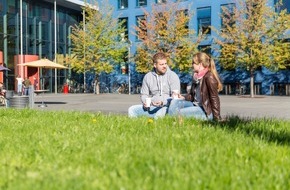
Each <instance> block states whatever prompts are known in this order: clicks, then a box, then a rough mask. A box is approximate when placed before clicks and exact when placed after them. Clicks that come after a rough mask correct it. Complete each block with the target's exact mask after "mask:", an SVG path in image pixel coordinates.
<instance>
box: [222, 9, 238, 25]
mask: <svg viewBox="0 0 290 190" xmlns="http://www.w3.org/2000/svg"><path fill="white" fill-rule="evenodd" d="M235 7H236V5H235V4H234V3H230V4H223V5H221V28H222V29H224V28H225V25H228V26H233V25H234V24H235V21H234V20H233V17H234V10H235Z"/></svg>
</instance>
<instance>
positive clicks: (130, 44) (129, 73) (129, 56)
mask: <svg viewBox="0 0 290 190" xmlns="http://www.w3.org/2000/svg"><path fill="white" fill-rule="evenodd" d="M131 46H132V42H131V41H130V40H129V39H128V88H129V89H128V93H129V95H131V68H130V64H131Z"/></svg>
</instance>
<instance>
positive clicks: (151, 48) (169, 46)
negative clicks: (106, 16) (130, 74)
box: [135, 1, 203, 73]
mask: <svg viewBox="0 0 290 190" xmlns="http://www.w3.org/2000/svg"><path fill="white" fill-rule="evenodd" d="M179 5H180V3H179V1H177V2H173V1H168V2H167V3H163V4H153V5H152V11H151V12H148V11H146V10H144V9H143V11H144V17H141V18H140V19H139V20H138V23H137V26H135V30H136V33H135V35H136V36H137V38H138V39H139V40H140V44H139V45H138V46H137V50H136V55H135V62H136V70H137V71H138V72H141V73H146V72H148V71H149V70H151V69H152V67H153V65H152V64H151V60H152V57H153V55H154V54H155V53H157V52H164V53H166V54H167V55H168V57H169V60H168V64H169V65H170V66H171V67H172V68H175V69H178V70H180V71H189V69H190V68H191V62H192V60H191V58H192V57H191V55H192V53H193V52H195V51H197V46H198V44H199V42H200V41H201V40H202V39H203V36H202V35H198V36H196V33H195V31H194V30H193V29H190V28H189V21H190V18H191V17H192V14H191V13H189V12H188V10H189V9H181V8H179V7H180V6H179Z"/></svg>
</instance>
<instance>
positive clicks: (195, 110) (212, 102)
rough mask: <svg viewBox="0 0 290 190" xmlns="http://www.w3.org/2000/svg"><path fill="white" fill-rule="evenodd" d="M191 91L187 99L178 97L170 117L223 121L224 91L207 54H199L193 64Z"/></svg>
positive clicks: (194, 58)
mask: <svg viewBox="0 0 290 190" xmlns="http://www.w3.org/2000/svg"><path fill="white" fill-rule="evenodd" d="M192 68H193V73H194V74H193V79H192V85H191V90H190V91H189V93H188V94H187V95H185V97H183V96H181V95H180V94H179V95H178V97H179V99H173V100H172V101H171V104H170V106H169V110H168V114H169V115H181V116H188V117H195V118H198V119H204V120H206V119H209V120H212V119H214V120H217V121H219V120H221V115H220V99H219V96H218V92H219V91H221V90H222V83H221V81H220V79H219V76H218V73H217V70H216V67H215V63H214V61H213V59H211V58H210V57H209V56H208V55H207V54H206V53H202V52H200V53H197V54H195V55H194V56H193V62H192Z"/></svg>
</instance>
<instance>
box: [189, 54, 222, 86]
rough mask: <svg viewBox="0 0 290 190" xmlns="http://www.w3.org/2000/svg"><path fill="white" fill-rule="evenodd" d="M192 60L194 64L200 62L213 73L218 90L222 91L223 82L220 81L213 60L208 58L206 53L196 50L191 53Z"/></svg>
mask: <svg viewBox="0 0 290 190" xmlns="http://www.w3.org/2000/svg"><path fill="white" fill-rule="evenodd" d="M193 62H194V63H195V64H202V66H203V67H205V68H208V70H209V71H210V72H211V73H212V74H213V76H214V77H215V78H216V80H217V81H218V91H222V89H223V84H222V83H221V80H220V77H219V74H218V72H217V70H216V67H215V63H214V60H213V59H212V58H210V56H208V55H207V54H206V53H203V52H198V53H196V54H194V55H193Z"/></svg>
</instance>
